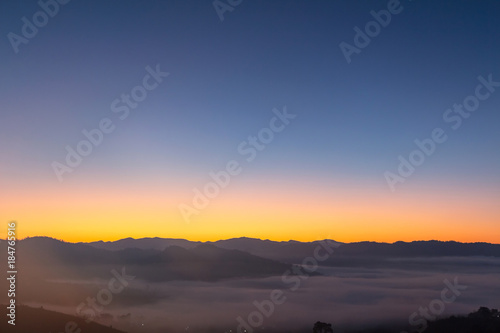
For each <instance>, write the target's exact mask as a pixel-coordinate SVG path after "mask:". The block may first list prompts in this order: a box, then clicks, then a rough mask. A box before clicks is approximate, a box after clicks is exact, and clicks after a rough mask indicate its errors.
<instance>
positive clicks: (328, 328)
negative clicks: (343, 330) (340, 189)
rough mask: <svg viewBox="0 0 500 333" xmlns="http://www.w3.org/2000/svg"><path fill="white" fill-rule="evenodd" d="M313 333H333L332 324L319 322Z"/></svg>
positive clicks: (315, 325)
mask: <svg viewBox="0 0 500 333" xmlns="http://www.w3.org/2000/svg"><path fill="white" fill-rule="evenodd" d="M313 333H333V329H332V324H327V323H322V322H320V321H317V322H316V323H315V324H314V327H313Z"/></svg>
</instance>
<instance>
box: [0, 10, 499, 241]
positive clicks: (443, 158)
mask: <svg viewBox="0 0 500 333" xmlns="http://www.w3.org/2000/svg"><path fill="white" fill-rule="evenodd" d="M400 6H402V11H401V12H400V13H399V14H397V15H393V16H392V19H391V22H390V23H389V24H388V25H387V26H386V27H384V28H382V29H381V31H380V33H379V35H378V36H375V37H373V38H372V40H371V42H370V44H369V45H368V46H367V47H365V48H363V49H362V50H361V52H360V53H359V54H353V55H352V62H351V63H350V64H348V63H347V61H346V59H345V58H344V55H343V54H342V51H341V49H340V47H339V44H340V43H341V42H343V41H344V42H347V43H349V44H353V38H354V35H355V32H354V30H353V28H354V27H356V26H358V27H360V28H362V29H364V26H365V24H366V23H367V22H369V21H371V20H373V18H372V16H371V15H370V11H371V10H375V11H379V10H382V9H386V8H387V2H386V1H305V0H304V1H249V0H244V1H243V2H241V4H239V5H238V6H236V7H235V8H234V9H233V11H232V12H229V11H228V12H226V13H224V21H220V19H219V17H218V15H217V13H216V11H215V9H214V7H213V5H212V2H211V1H193V0H179V1H118V0H115V1H81V0H73V1H70V2H69V3H68V4H65V5H62V6H60V8H59V12H58V13H57V14H56V15H55V16H54V17H52V18H50V19H49V21H48V24H47V25H46V26H44V27H41V28H39V31H38V33H37V35H36V36H34V37H33V38H32V39H29V42H28V43H27V44H21V45H19V52H18V53H17V54H16V53H15V52H14V51H13V47H12V46H11V43H10V42H9V39H8V37H7V35H8V34H9V32H13V33H15V34H18V35H20V34H21V27H22V25H23V22H22V20H21V19H22V17H23V16H26V17H27V18H28V19H29V20H30V21H31V22H32V21H33V20H32V17H33V15H34V14H35V13H36V12H37V11H39V10H40V7H39V5H38V4H37V2H36V1H3V2H1V3H0V32H1V35H2V36H3V37H2V41H1V43H0V57H1V59H2V61H1V65H0V75H1V78H2V79H1V81H0V85H1V89H0V97H1V98H0V103H1V105H0V189H1V190H0V221H4V222H5V227H3V228H0V236H1V237H5V234H6V229H7V226H6V223H7V222H8V221H9V220H16V221H18V237H19V238H24V237H27V236H35V235H46V236H51V237H56V238H61V239H65V240H68V241H94V240H99V239H103V240H115V239H120V238H125V237H129V236H130V237H135V238H138V237H173V238H187V239H191V240H216V239H223V238H230V237H240V236H247V237H259V238H269V239H274V240H288V239H296V240H304V241H309V240H315V239H324V238H331V239H336V240H338V241H360V240H373V241H390V242H393V241H397V240H405V241H411V240H429V239H438V240H457V241H468V242H476V241H486V242H493V243H500V231H499V229H498V222H500V205H499V202H500V173H499V170H500V149H499V146H498V144H499V143H500V131H499V130H498V127H499V125H500V114H499V110H498V106H499V105H500V88H497V89H498V90H497V91H495V92H493V93H491V95H490V97H489V98H488V99H486V100H485V101H481V103H480V106H479V108H478V109H477V110H476V111H475V112H474V113H472V115H471V116H470V117H469V118H467V119H464V120H463V123H462V125H461V126H460V128H458V129H457V130H453V129H452V128H451V126H450V124H449V123H446V122H445V121H444V120H443V114H444V113H445V111H446V110H447V109H448V108H450V107H452V106H453V104H454V103H457V104H458V103H462V102H463V101H464V99H465V98H466V97H467V96H468V95H471V94H473V93H474V91H475V88H476V86H477V85H478V84H479V81H478V79H477V77H478V76H480V75H482V76H483V77H485V78H486V77H488V75H490V74H491V75H492V77H493V80H494V81H500V69H499V68H500V66H499V55H500V44H499V40H500V21H499V20H498V17H500V2H498V1H494V0H491V1H481V2H477V1H472V0H470V1H430V0H418V1H408V0H404V1H401V5H400ZM157 64H159V65H160V68H161V70H162V71H165V72H168V73H170V75H169V76H168V77H166V78H165V79H164V81H163V82H162V83H161V84H160V85H159V86H158V87H157V88H156V89H154V90H153V91H150V92H149V93H148V96H147V98H146V99H145V100H144V101H142V102H141V103H139V106H138V107H137V108H136V109H134V110H131V113H130V115H129V116H128V117H127V118H126V119H124V120H120V119H119V117H118V116H119V114H117V113H113V112H112V111H111V108H110V105H111V103H112V102H113V101H114V100H115V99H116V98H119V97H120V95H121V94H123V93H130V91H131V89H132V88H133V87H135V86H137V85H139V84H141V83H142V79H143V77H144V76H145V75H146V74H147V72H146V70H145V68H146V67H147V66H151V67H153V68H154V67H155V66H156V65H157ZM284 106H286V109H287V110H288V112H289V113H292V114H295V115H297V116H296V118H295V119H293V120H292V121H291V122H290V124H289V125H287V126H286V128H285V129H284V130H283V131H282V132H280V133H277V134H276V135H275V138H274V140H272V141H271V142H270V143H269V144H267V145H266V148H265V149H264V150H263V151H260V152H258V154H257V157H256V158H255V160H253V161H251V162H247V161H246V160H245V158H246V157H247V156H242V155H241V154H239V153H238V150H237V148H238V145H239V144H240V143H241V142H243V141H245V140H247V137H248V136H249V135H256V134H257V133H258V132H259V131H260V130H261V129H262V128H264V127H267V126H268V125H269V121H270V120H271V118H272V117H273V116H274V114H273V112H272V110H273V108H276V109H278V110H282V109H283V107H284ZM103 118H109V119H111V120H112V122H113V124H114V125H115V130H114V131H113V132H112V133H110V134H106V135H105V136H104V139H103V142H102V144H101V145H99V146H98V147H94V149H93V152H92V153H91V154H90V155H89V156H86V157H84V158H83V162H82V163H81V165H79V166H78V167H77V168H75V170H74V172H72V173H67V174H65V175H64V176H63V181H62V182H59V181H58V179H57V177H56V175H55V173H54V171H53V169H52V166H51V163H52V162H53V161H59V162H61V163H63V162H64V159H65V156H66V150H65V147H66V146H67V145H69V146H71V147H73V148H75V147H76V145H77V143H78V142H79V141H80V140H83V139H85V137H84V136H83V134H82V130H83V129H87V130H90V129H93V128H96V127H98V125H99V122H100V120H101V119H103ZM436 127H440V128H442V129H443V130H444V131H445V133H446V134H447V136H448V140H447V141H446V142H444V143H442V144H439V145H438V146H437V149H436V151H435V153H434V154H432V155H431V156H429V157H427V158H426V160H425V162H424V163H423V164H422V165H421V166H418V167H417V168H416V170H415V172H414V174H412V175H411V176H410V177H408V179H407V180H406V181H405V182H404V183H402V184H397V185H396V190H395V191H394V192H392V191H391V190H390V188H389V186H388V185H387V183H386V179H385V178H384V173H385V172H386V171H391V172H397V171H396V170H397V167H398V165H399V161H398V156H399V155H402V156H404V157H406V158H407V157H408V155H409V154H410V152H412V151H413V150H414V149H416V146H415V144H414V142H413V141H414V140H415V139H420V140H422V139H425V138H428V137H430V135H431V132H432V130H433V129H434V128H436ZM230 160H237V161H238V162H240V165H241V167H242V172H241V174H239V175H236V176H233V177H232V178H231V182H230V184H229V186H228V187H226V188H224V189H222V190H221V191H220V194H219V195H218V196H216V197H215V198H213V199H211V200H210V204H209V205H208V207H206V208H205V209H202V210H201V211H200V212H199V214H198V215H194V216H192V218H191V221H190V223H186V221H185V220H184V219H183V218H182V215H181V213H180V211H179V205H180V204H188V205H192V199H193V196H194V192H193V188H199V189H202V188H203V186H204V185H205V184H206V183H207V182H209V181H210V177H209V172H211V171H219V170H222V169H224V168H225V166H226V163H227V162H228V161H230Z"/></svg>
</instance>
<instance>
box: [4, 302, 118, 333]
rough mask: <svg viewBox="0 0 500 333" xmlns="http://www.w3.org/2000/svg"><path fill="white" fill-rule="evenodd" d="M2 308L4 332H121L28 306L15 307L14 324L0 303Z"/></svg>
mask: <svg viewBox="0 0 500 333" xmlns="http://www.w3.org/2000/svg"><path fill="white" fill-rule="evenodd" d="M0 307H1V308H2V309H4V310H3V311H2V314H3V315H2V317H3V318H2V320H1V321H0V332H2V333H3V332H5V333H31V332H44V333H49V332H52V333H60V332H79V330H81V331H80V332H92V333H123V331H119V330H117V329H114V328H111V327H107V326H103V325H100V324H98V323H95V322H89V323H86V322H85V320H84V319H82V318H78V317H74V316H70V315H66V314H63V313H59V312H54V311H49V310H44V309H42V308H32V307H29V306H22V305H21V306H17V307H16V320H15V324H16V325H15V326H13V325H10V324H8V323H7V320H5V318H8V317H7V316H6V314H7V311H6V308H7V307H6V305H0Z"/></svg>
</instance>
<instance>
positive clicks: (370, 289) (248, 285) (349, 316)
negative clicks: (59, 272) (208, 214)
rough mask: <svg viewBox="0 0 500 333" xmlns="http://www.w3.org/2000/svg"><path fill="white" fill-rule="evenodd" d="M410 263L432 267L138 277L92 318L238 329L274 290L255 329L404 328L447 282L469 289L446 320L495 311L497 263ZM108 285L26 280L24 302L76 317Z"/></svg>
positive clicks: (142, 327) (449, 307)
mask: <svg viewBox="0 0 500 333" xmlns="http://www.w3.org/2000/svg"><path fill="white" fill-rule="evenodd" d="M412 260H413V261H418V262H419V265H423V266H425V264H426V263H427V264H428V267H429V269H423V270H419V271H418V270H415V269H411V270H408V269H404V270H403V269H399V270H398V269H382V268H352V267H341V268H338V267H319V268H318V272H319V273H321V274H323V275H322V276H302V277H297V276H295V277H290V276H289V277H288V279H289V280H285V282H284V281H283V277H282V276H275V277H268V278H259V279H231V280H223V281H217V282H201V281H169V282H163V283H150V282H147V281H144V280H142V279H141V276H140V274H139V275H137V276H136V277H135V279H133V280H132V281H130V284H129V285H128V286H126V287H125V288H124V289H123V291H122V292H119V293H117V294H114V295H113V298H112V300H111V302H110V303H109V304H107V305H105V306H103V308H102V311H101V312H100V317H93V318H92V319H93V320H96V321H98V322H102V323H105V324H108V325H113V327H117V328H121V329H123V330H126V331H129V332H146V331H147V332H160V331H161V332H164V331H175V332H181V331H182V332H187V331H189V332H205V331H207V332H208V331H219V332H226V331H227V332H229V330H233V332H234V330H235V329H236V327H237V325H238V321H237V319H236V318H237V317H241V318H243V319H244V320H245V321H247V322H248V316H249V314H251V313H252V312H255V311H257V308H256V306H255V305H254V304H253V303H254V302H255V301H257V302H259V303H260V304H262V302H263V301H268V302H265V303H266V304H268V305H269V300H270V299H271V296H270V295H271V292H272V291H273V290H281V291H282V292H283V294H282V295H281V297H279V299H280V302H283V303H282V304H276V305H273V307H274V309H273V311H271V312H272V313H270V315H269V317H267V316H265V315H264V316H262V318H263V323H262V324H261V325H257V326H258V327H256V328H255V330H256V331H257V330H266V329H273V328H274V329H276V328H279V329H288V330H299V329H307V330H310V329H311V328H312V325H313V324H314V322H316V321H318V320H319V321H323V322H329V323H332V324H333V326H334V327H335V328H337V331H343V330H344V329H345V328H347V327H349V329H353V328H362V327H365V326H366V327H368V326H375V325H378V324H384V323H389V322H394V323H396V324H398V325H402V328H404V325H408V318H409V316H410V315H411V314H412V313H413V312H415V311H418V309H419V307H429V304H430V302H431V301H433V300H435V299H440V298H441V291H442V290H443V289H444V288H445V287H446V284H445V282H444V281H445V279H447V280H448V281H450V282H451V283H452V284H453V281H454V280H455V278H456V279H458V284H459V285H464V286H466V287H467V288H466V289H465V290H461V291H460V292H461V294H460V295H459V296H457V297H456V300H455V301H453V302H451V303H449V304H448V303H446V304H445V308H444V311H443V313H442V314H441V316H446V315H451V314H465V313H469V312H471V311H473V310H475V309H477V308H478V307H479V306H487V307H492V308H495V307H496V308H498V305H499V304H498V303H495V302H496V300H498V299H500V290H499V288H498V285H500V274H499V273H500V268H499V267H500V258H453V259H450V258H434V259H412ZM439 264H441V265H439ZM439 267H443V268H439ZM479 267H481V268H480V269H479ZM139 273H140V272H139ZM112 277H113V275H112V274H110V276H109V278H110V279H111V278H112ZM292 279H293V280H292ZM292 281H293V282H292ZM108 282H109V281H108V280H106V279H93V280H82V279H74V280H68V279H66V280H64V279H58V280H50V281H40V280H33V279H29V281H28V279H27V278H25V279H23V280H21V286H20V290H24V292H22V293H21V294H20V298H19V300H20V301H22V302H23V303H25V304H28V305H36V306H39V305H43V306H44V307H45V308H46V309H54V310H57V311H61V312H65V313H68V314H73V315H75V314H76V307H77V306H78V304H80V303H82V302H85V301H86V299H87V297H96V295H97V294H98V292H99V290H101V289H103V288H106V287H107V285H108ZM292 289H295V290H292ZM449 295H451V294H449ZM266 309H267V310H269V307H267V308H266ZM254 316H255V314H254ZM255 318H257V317H255Z"/></svg>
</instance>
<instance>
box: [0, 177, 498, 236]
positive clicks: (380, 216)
mask: <svg viewBox="0 0 500 333" xmlns="http://www.w3.org/2000/svg"><path fill="white" fill-rule="evenodd" d="M170 185H171V186H169V187H165V186H164V184H154V183H146V184H141V185H137V184H135V185H134V184H132V185H131V184H127V185H123V184H114V186H112V187H110V186H109V184H107V186H103V185H101V184H97V183H87V184H85V186H82V184H80V183H76V182H75V184H73V185H70V184H63V185H62V186H52V187H47V186H42V185H40V187H38V188H33V187H31V188H30V189H29V191H28V190H27V189H26V188H17V190H12V191H7V192H9V193H5V192H4V193H2V194H1V195H0V201H1V202H2V204H3V205H2V206H3V207H2V209H1V212H0V215H1V220H3V221H5V223H7V222H8V221H10V220H16V221H17V222H18V238H19V239H21V238H25V237H32V236H49V237H53V238H58V239H63V240H65V241H69V242H90V241H98V240H104V241H113V240H118V239H123V238H127V237H132V238H143V237H162V238H183V239H188V240H193V241H216V240H220V239H228V238H237V237H252V238H260V239H270V240H275V241H288V240H297V241H313V240H319V239H326V238H328V239H334V240H336V241H340V242H357V241H377V242H390V243H392V242H395V241H414V240H441V241H448V240H454V241H460V242H489V243H500V233H499V232H498V221H499V220H500V219H499V217H500V211H499V208H498V202H499V198H500V195H499V193H498V191H496V192H495V191H489V192H488V191H481V192H480V194H479V193H476V192H474V191H471V190H468V191H458V190H457V191H450V189H449V188H447V189H446V190H443V189H439V188H437V187H432V186H429V187H427V188H425V187H422V188H411V186H408V187H407V188H408V189H407V190H405V189H402V190H401V191H398V192H397V193H391V192H390V191H388V190H387V189H386V188H381V187H379V186H376V185H373V186H364V187H356V186H347V185H346V184H343V185H339V184H336V185H335V186H334V185H330V186H327V185H325V184H323V186H321V187H318V186H317V185H316V184H314V183H305V182H302V183H301V182H296V183H292V184H290V183H285V184H282V183H276V184H271V185H269V184H268V185H263V184H260V183H259V184H251V183H250V184H240V185H239V186H233V187H228V188H226V189H224V190H223V191H221V193H220V195H219V196H217V197H216V198H214V199H213V200H211V201H210V204H209V205H208V207H207V208H205V209H203V210H201V211H200V212H199V214H198V215H193V216H192V219H191V222H190V223H186V222H185V221H184V220H183V219H182V216H181V214H180V212H179V209H178V205H179V203H188V204H189V203H190V201H189V200H191V198H192V194H191V193H189V192H188V191H186V188H185V187H184V186H180V185H179V184H170ZM165 188H168V190H165ZM178 193H182V195H181V196H180V195H178ZM179 198H181V199H179ZM476 221H480V224H478V225H477V227H474V224H475V223H476ZM6 229H7V228H6V227H5V228H0V237H1V238H5V235H6Z"/></svg>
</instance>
